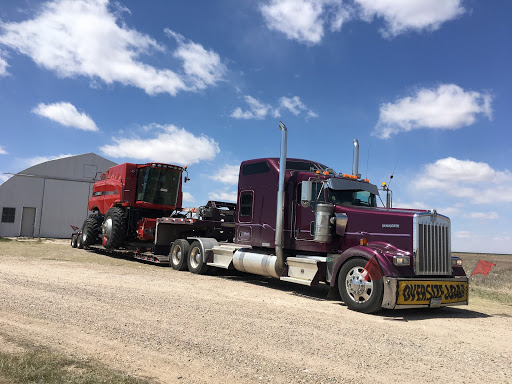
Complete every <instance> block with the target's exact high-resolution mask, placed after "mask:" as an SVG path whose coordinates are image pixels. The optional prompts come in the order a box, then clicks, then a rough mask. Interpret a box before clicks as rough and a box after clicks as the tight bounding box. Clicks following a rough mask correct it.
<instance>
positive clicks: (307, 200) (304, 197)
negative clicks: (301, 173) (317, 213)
mask: <svg viewBox="0 0 512 384" xmlns="http://www.w3.org/2000/svg"><path fill="white" fill-rule="evenodd" d="M312 194H313V182H312V181H311V180H307V181H303V182H302V191H301V198H300V205H302V206H303V207H304V208H307V207H309V206H310V205H311V196H312Z"/></svg>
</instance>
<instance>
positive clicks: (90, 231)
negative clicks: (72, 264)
mask: <svg viewBox="0 0 512 384" xmlns="http://www.w3.org/2000/svg"><path fill="white" fill-rule="evenodd" d="M99 234H100V225H99V223H98V220H96V219H95V218H94V217H88V218H87V219H85V221H84V225H83V227H82V233H81V234H80V235H79V236H78V237H79V239H78V240H79V242H80V243H81V244H82V248H83V247H88V246H90V245H93V244H96V242H97V241H98V235H99Z"/></svg>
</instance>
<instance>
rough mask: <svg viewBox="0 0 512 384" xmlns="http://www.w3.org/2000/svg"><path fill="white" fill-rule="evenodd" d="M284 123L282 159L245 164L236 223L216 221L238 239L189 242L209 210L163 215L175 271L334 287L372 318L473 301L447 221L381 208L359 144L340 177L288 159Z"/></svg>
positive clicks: (158, 239) (158, 241)
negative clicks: (213, 271) (363, 173)
mask: <svg viewBox="0 0 512 384" xmlns="http://www.w3.org/2000/svg"><path fill="white" fill-rule="evenodd" d="M279 127H280V129H281V135H282V138H281V157H280V158H265V159H256V160H248V161H244V162H242V164H241V165H240V173H239V180H238V198H237V205H236V209H235V210H234V212H233V215H234V216H235V217H234V223H233V222H229V221H226V222H224V220H222V219H221V220H220V222H218V229H219V231H220V232H222V233H223V236H225V232H226V231H228V233H230V234H231V232H229V231H232V228H233V226H234V233H233V237H234V238H233V242H226V241H220V240H219V239H218V238H216V237H199V236H194V235H192V236H182V235H181V234H185V233H190V230H191V229H193V228H197V227H198V226H201V225H205V224H206V223H207V222H208V221H209V220H211V218H209V217H202V216H201V214H199V216H198V217H196V219H190V222H189V223H188V224H186V223H185V224H184V223H183V222H180V223H176V219H175V218H173V217H172V216H171V217H163V218H159V219H157V224H156V231H155V242H154V245H155V249H160V250H169V251H170V252H169V256H168V257H169V258H168V260H169V264H170V265H171V266H172V267H173V268H174V269H179V270H183V269H187V267H188V270H189V271H191V272H193V273H199V274H202V273H206V272H207V270H208V268H210V267H216V268H225V269H236V270H239V271H242V272H247V273H253V274H257V275H262V276H269V277H274V278H276V279H280V280H284V281H288V282H291V283H296V284H303V285H316V284H328V285H329V286H330V290H331V292H333V293H339V295H340V296H341V299H342V300H343V302H344V303H345V304H346V305H347V306H348V307H349V308H350V309H353V310H356V311H360V312H364V313H373V312H377V311H378V310H380V309H381V308H390V309H394V308H417V307H441V306H449V305H460V304H467V303H468V279H467V277H466V274H465V272H464V270H463V268H462V263H461V260H460V258H457V257H453V256H452V255H451V244H450V235H451V229H450V219H449V218H448V217H446V216H443V215H440V214H438V213H437V212H436V211H435V210H432V211H424V210H410V209H394V208H391V207H389V206H387V207H381V208H379V207H377V199H378V198H379V191H378V188H377V187H376V186H375V185H373V184H370V183H369V182H368V180H366V179H364V180H362V179H361V178H360V175H359V174H358V159H359V152H358V151H359V147H358V142H357V140H354V164H353V170H352V174H351V175H346V174H343V175H340V174H337V173H335V172H334V171H333V170H332V169H330V168H328V167H326V166H325V165H323V164H320V163H318V162H315V161H309V160H302V159H291V158H287V157H286V148H287V147H286V142H287V129H286V127H285V126H284V124H283V123H280V125H279ZM387 201H388V204H387V205H389V199H387ZM198 212H199V213H200V210H199V211H198ZM177 226H180V229H178V227H177ZM187 227H188V229H187ZM220 232H219V233H220ZM160 253H162V252H160ZM163 253H164V254H165V253H166V252H163ZM164 257H165V256H164ZM162 261H163V260H162ZM367 265H372V266H373V268H372V269H373V270H372V271H371V273H369V272H368V271H367V269H370V268H368V266H367ZM365 267H366V269H365Z"/></svg>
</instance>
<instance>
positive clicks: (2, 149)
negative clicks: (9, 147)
mask: <svg viewBox="0 0 512 384" xmlns="http://www.w3.org/2000/svg"><path fill="white" fill-rule="evenodd" d="M7 153H8V152H7V151H6V150H5V149H4V147H2V146H1V145H0V155H7Z"/></svg>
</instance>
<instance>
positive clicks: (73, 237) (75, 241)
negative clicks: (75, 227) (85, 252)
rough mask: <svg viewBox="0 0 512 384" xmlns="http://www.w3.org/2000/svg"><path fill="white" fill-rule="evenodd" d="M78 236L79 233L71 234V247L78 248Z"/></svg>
mask: <svg viewBox="0 0 512 384" xmlns="http://www.w3.org/2000/svg"><path fill="white" fill-rule="evenodd" d="M77 237H78V235H75V234H73V235H71V247H72V248H76V243H77V241H78V239H77Z"/></svg>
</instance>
